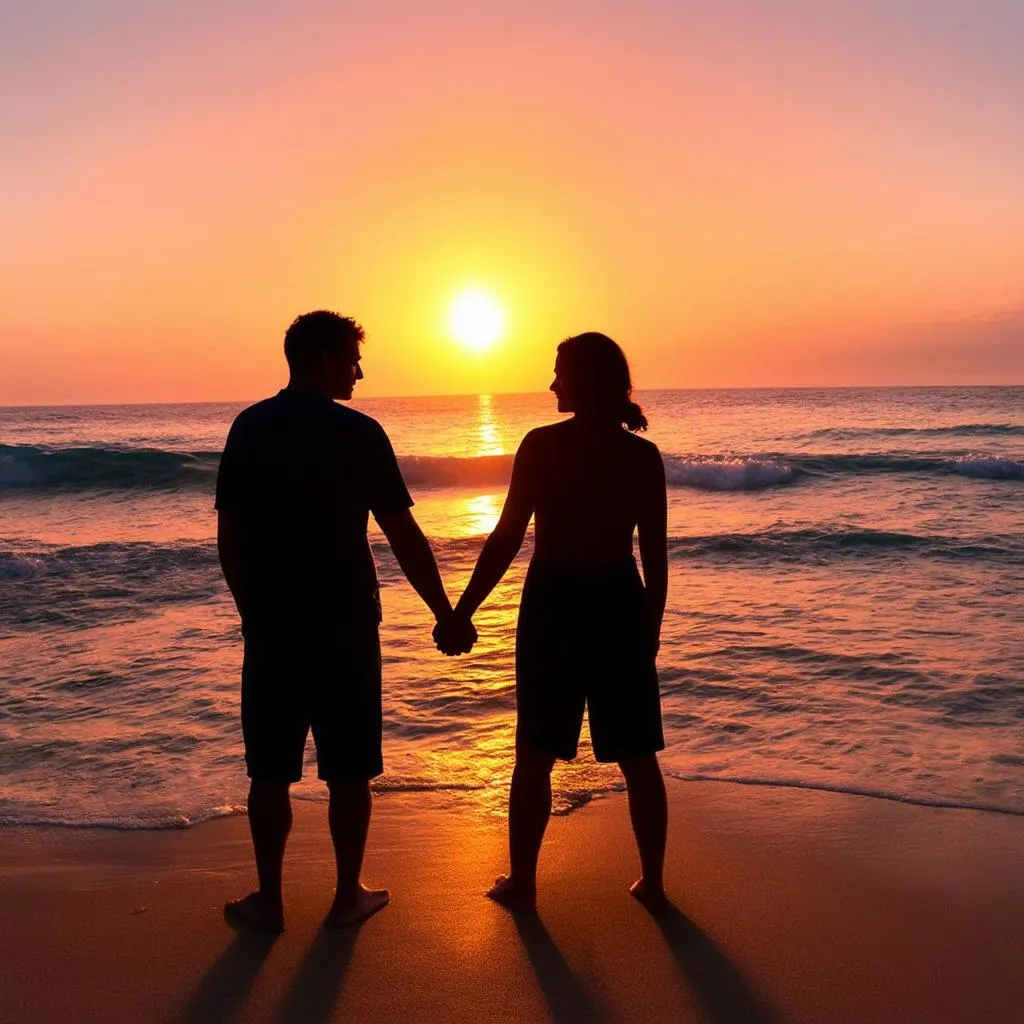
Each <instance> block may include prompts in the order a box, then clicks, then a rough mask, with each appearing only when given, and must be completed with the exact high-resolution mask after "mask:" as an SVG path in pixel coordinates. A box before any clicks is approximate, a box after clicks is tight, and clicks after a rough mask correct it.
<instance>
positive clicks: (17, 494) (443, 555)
mask: <svg viewBox="0 0 1024 1024" xmlns="http://www.w3.org/2000/svg"><path fill="white" fill-rule="evenodd" d="M639 397H640V400H641V402H642V404H643V405H644V407H645V410H646V411H647V413H648V415H649V418H650V420H651V431H650V434H649V436H650V437H651V438H652V439H653V440H654V441H656V442H657V443H658V444H659V446H660V447H661V449H662V452H663V454H664V456H665V461H666V468H667V473H668V479H669V484H670V488H669V503H670V516H669V519H670V524H669V533H670V541H669V550H670V566H671V584H670V597H669V609H668V612H667V615H666V622H665V635H664V641H663V646H662V652H661V657H660V663H659V664H660V670H661V680H662V692H663V698H664V699H663V706H664V713H665V724H666V739H667V741H668V749H667V750H666V752H665V754H664V756H663V763H664V764H665V766H666V768H667V769H668V771H669V772H671V773H672V774H674V775H679V776H683V777H706V778H722V779H742V780H745V781H763V782H783V783H789V784H793V785H800V786H809V787H816V788H835V789H841V790H852V791H857V792H867V793H874V794H877V795H880V796H886V797H891V798H894V799H901V800H914V801H920V802H925V803H936V804H950V805H963V806H972V807H988V808H995V809H1001V810H1006V811H1011V812H1015V813H1024V730H1022V724H1024V658H1022V656H1021V641H1022V639H1024V600H1022V598H1024V583H1022V582H1021V581H1022V580H1024V389H1021V388H965V389H938V388H928V389H854V390H821V391H815V390H790V391H770V390H765V391H685V392H651V393H648V394H645V395H641V396H639ZM355 405H356V406H357V407H358V408H361V409H363V410H364V411H366V412H367V413H369V414H370V415H372V416H374V417H376V418H377V419H379V420H380V421H381V423H382V424H384V426H385V427H386V428H387V430H388V431H389V433H390V434H391V437H392V439H393V442H394V444H395V448H396V450H397V451H398V453H399V456H400V459H401V461H402V465H403V469H404V471H405V474H406V477H407V479H408V481H409V485H410V489H411V490H412V492H413V496H414V497H415V498H416V500H417V508H416V513H417V516H418V517H419V519H420V521H421V523H422V524H423V526H424V528H425V530H426V532H427V533H428V535H429V536H430V537H431V539H432V542H433V544H434V547H435V551H436V552H437V555H438V559H439V562H440V564H441V567H442V573H443V575H444V577H445V579H446V581H447V582H448V585H449V589H450V591H451V592H452V594H453V596H455V595H456V594H457V593H458V592H459V590H460V589H461V586H462V585H464V583H465V581H466V579H467V578H468V575H469V573H470V571H471V569H472V565H473V562H474V560H475V557H476V555H477V553H478V551H479V548H480V545H481V543H482V539H483V536H484V535H485V534H486V533H487V532H488V531H489V530H490V529H491V527H492V526H493V524H494V522H495V521H496V519H497V516H498V513H499V512H500V507H501V501H502V497H503V492H504V487H505V484H506V482H507V477H508V472H509V469H510V465H511V455H512V453H513V452H514V451H515V447H516V444H517V443H518V441H519V439H520V437H521V436H522V434H523V433H525V431H526V430H528V429H529V428H530V427H532V426H536V425H538V424H540V423H544V422H550V421H551V420H552V419H554V418H556V414H554V412H553V408H552V399H551V397H550V396H549V395H519V396H509V395H498V396H493V397H490V396H471V397H464V398H436V399H379V400H372V401H371V400H367V401H362V402H356V403H355ZM239 408H240V406H238V405H179V406H120V407H104V408H97V407H92V408H83V409H73V408H54V409H6V410H0V514H2V522H3V528H2V530H3V533H2V540H0V665H2V669H0V671H2V687H0V821H3V822H50V823H66V824H107V825H110V826H113V827H136V826H160V825H162V826H173V825H176V824H187V823H189V822H195V821H200V820H204V819H206V818H209V817H211V816H215V815H218V814H223V813H230V812H231V811H232V810H233V809H236V808H237V807H238V805H239V804H240V803H241V801H242V799H243V796H244V792H245V788H246V783H245V779H244V770H243V767H242V763H241V757H240V754H241V736H240V729H239V725H238V714H237V690H238V681H237V680H238V670H239V664H240V659H241V648H240V643H239V636H238V629H237V622H236V620H235V617H234V614H233V608H232V605H231V602H230V599H229V598H228V596H227V594H226V591H225V590H224V587H223V583H222V581H221V579H220V575H219V570H218V568H217V560H216V552H215V550H214V546H213V535H214V516H213V511H212V489H213V482H214V478H215V474H216V465H217V452H218V449H219V447H220V445H221V444H222V443H223V438H224V435H225V433H226V430H227V426H228V425H229V423H230V421H231V418H232V417H233V415H234V414H235V413H236V412H237V411H238V409H239ZM374 539H375V550H376V551H377V556H378V561H379V563H380V569H381V576H382V581H383V583H384V604H385V622H384V626H383V642H384V649H385V689H386V721H385V762H386V766H387V770H386V773H385V775H384V776H383V777H382V778H381V779H380V780H379V785H380V788H382V789H427V790H436V791H438V792H440V793H447V794H449V795H450V797H451V799H455V800H470V801H473V802H475V803H476V804H478V805H479V806H480V808H481V810H483V811H485V812H488V813H490V812H495V813H496V812H499V811H500V810H501V809H502V807H503V804H504V799H505V790H506V787H507V784H508V778H509V775H510V771H511V749H512V734H513V726H514V680H513V674H512V642H513V634H514V626H515V612H516V607H517V603H518V596H519V591H520V588H521V583H522V576H523V572H524V569H525V564H526V559H527V557H528V549H529V540H528V542H527V546H526V548H525V549H524V552H523V554H522V555H521V556H520V558H519V559H518V560H517V562H516V563H515V564H514V565H513V568H512V570H511V571H510V573H509V575H508V577H507V578H506V580H505V581H504V582H503V583H502V584H501V586H500V587H499V588H498V590H497V591H496V592H495V594H494V595H493V596H492V598H491V599H490V600H489V601H488V603H487V604H486V605H485V606H484V608H483V609H482V610H481V611H480V613H479V614H478V617H477V622H478V627H479V629H480V634H481V642H480V644H479V646H478V648H477V649H476V650H475V651H474V653H473V654H472V655H471V656H469V657H466V658H461V659H444V658H442V657H441V656H440V655H439V654H437V653H436V652H435V651H434V650H433V648H432V646H431V644H430V641H429V627H430V622H429V616H428V614H427V612H426V610H425V609H424V608H423V607H422V606H421V605H420V604H419V601H418V599H417V598H416V596H415V594H414V593H413V592H412V590H411V588H410V587H409V586H408V584H407V583H405V581H404V580H403V579H402V578H401V576H400V574H399V573H398V572H397V569H396V567H395V565H394V562H393V559H392V558H391V555H390V552H389V551H388V549H387V546H386V544H385V543H383V542H382V539H381V538H380V536H379V535H375V538H374ZM308 753H309V754H311V753H312V751H311V748H310V750H309V751H308ZM618 783H619V780H618V776H617V773H616V772H615V770H614V769H609V768H606V767H603V766H599V765H596V764H594V762H593V760H592V758H591V757H590V755H589V750H584V752H583V753H581V756H580V758H579V759H578V760H577V761H576V762H575V763H573V764H571V765H565V766H559V768H558V769H557V770H556V776H555V791H556V799H557V803H558V806H559V808H560V809H563V810H565V809H569V808H571V807H573V806H578V805H579V804H580V803H582V802H585V801H586V800H587V799H589V798H590V796H592V795H593V794H594V793H595V792H598V791H601V790H604V789H607V788H609V787H612V786H616V785H618ZM299 793H300V795H305V796H310V797H317V796H319V795H320V793H321V788H320V786H319V784H318V783H317V782H316V781H315V771H314V770H312V767H311V768H310V770H309V771H308V772H307V779H306V780H305V781H304V782H303V783H302V784H301V785H300V787H299Z"/></svg>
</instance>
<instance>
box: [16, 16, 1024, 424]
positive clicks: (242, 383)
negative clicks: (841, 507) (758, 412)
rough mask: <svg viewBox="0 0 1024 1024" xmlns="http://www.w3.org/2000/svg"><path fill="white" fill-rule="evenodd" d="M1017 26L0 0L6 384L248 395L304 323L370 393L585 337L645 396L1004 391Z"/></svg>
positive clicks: (516, 372)
mask: <svg viewBox="0 0 1024 1024" xmlns="http://www.w3.org/2000/svg"><path fill="white" fill-rule="evenodd" d="M24 6H25V7H26V8H27V7H28V5H24ZM83 6H88V7H89V10H88V11H83V10H82V9H81V8H82V7H83ZM359 7H361V8H362V9H361V10H357V11H356V12H353V11H352V8H359ZM167 8H171V9H167ZM549 8H555V11H554V12H552V10H550V9H549ZM749 8H756V10H755V11H753V12H751V11H750V10H749ZM822 8H827V10H822ZM1021 38H1024V7H1020V6H1017V5H1015V4H1011V3H1007V2H1005V0H971V2H970V3H968V2H966V0H964V2H958V3H954V2H951V0H933V2H930V3H923V2H922V3H911V2H910V0H884V2H883V0H861V2H859V3H853V2H849V3H848V2H846V0H835V2H832V3H829V4H827V5H825V4H821V3H820V2H817V0H814V2H812V0H764V2H763V3H761V4H758V5H754V4H750V3H748V2H744V3H741V2H739V0H721V2H719V3H716V4H713V5H712V4H706V3H697V2H695V0H694V2H687V0H677V2H673V3H668V2H659V3H653V2H636V3H631V4H628V5H627V4H619V3H612V2H597V0H591V2H585V3H584V2H564V3H559V4H554V5H552V4H549V3H539V2H538V3H534V2H527V0H520V2H519V3H517V4H514V5H513V4H496V3H485V2H477V3H470V2H468V0H467V2H460V3H455V2H448V3H422V2H421V3H393V2H388V0H381V2H378V3H375V4H373V5H349V4H338V3H326V2H308V0H305V2H297V3H293V4H289V5H285V4H283V3H280V4H270V3H261V2H252V3H249V4H246V5H242V4H240V3H237V2H226V0H207V2H205V3H202V4H200V3H198V2H184V3H181V4H176V5H162V6H160V7H157V6H156V5H150V4H146V3H143V4H139V3H137V2H128V0H103V2H100V0H97V3H95V4H93V5H80V4H73V3H72V2H71V0H64V2H60V0H41V2H40V3H39V4H38V5H35V6H33V8H32V9H31V10H25V11H20V12H18V13H11V12H10V11H5V12H4V13H2V14H0V40H2V42H0V69H2V70H0V96H2V98H3V108H2V109H3V110H4V117H3V120H2V121H0V148H2V151H3V152H4V153H5V154H6V156H5V159H4V160H3V161H2V162H0V225H2V230H0V404H21V403H48V402H100V401H111V402H116V401H123V402H130V401H160V400H168V401H171V400H215V399H246V398H255V397H259V396H260V395H263V394H265V393H267V392H269V391H272V390H274V389H275V388H276V387H278V386H280V384H281V383H282V376H283V373H284V365H283V360H282V357H281V354H280V346H281V338H282V335H283V332H284V329H285V327H286V326H287V324H288V322H289V321H290V320H291V318H292V317H293V316H294V315H295V314H296V313H298V312H301V311H303V310H306V309H310V308H317V307H327V308H333V309H337V310H339V311H341V312H343V313H346V314H350V315H354V316H356V317H357V318H358V319H359V320H361V321H362V323H363V324H364V326H365V327H366V329H367V333H368V344H367V347H366V350H365V356H364V359H365V367H366V373H367V378H366V381H365V383H364V385H362V386H361V392H360V393H361V394H363V395H366V396H369V395H389V394H438V393H445V392H460V393H464V392H474V391H535V390H542V389H543V388H544V387H546V386H547V383H548V380H549V372H550V368H551V363H552V358H553V350H554V345H555V344H556V342H557V341H558V340H559V339H560V338H561V337H564V336H565V335H567V334H569V333H575V332H578V331H581V330H588V329H597V330H603V331H606V332H607V333H610V334H611V335H612V336H613V337H615V338H617V339H618V340H619V341H621V342H622V344H623V346H624V347H625V348H626V351H627V353H628V354H629V355H630V358H631V360H632V362H633V365H634V371H635V376H636V379H637V383H638V385H639V386H640V387H693V386H732V385H736V386H754V385H764V386H768V385H782V384H794V385H803V384H871V383H877V384H886V383H1014V382H1016V383H1022V382H1024V105H1022V104H1021V103H1020V96H1021V95H1024V69H1022V65H1021V62H1020V61H1019V59H1018V57H1019V54H1018V53H1017V47H1016V42H1015V41H1019V40H1020V39H1021ZM467 286H476V287H480V288H483V289H485V290H488V291H490V292H491V293H492V294H493V296H494V297H495V299H496V300H497V301H498V302H500V303H501V304H502V305H503V306H504V308H505V310H506V316H507V320H508V330H507V333H506V335H505V337H504V338H503V339H502V341H501V342H500V343H499V344H498V345H497V346H495V347H494V348H493V349H492V350H491V351H489V352H487V353H485V354H482V355H471V354H468V353H466V352H464V351H463V350H461V349H460V348H459V347H458V346H457V343H456V342H455V341H454V340H453V339H452V338H451V337H450V336H449V332H448V331H447V328H446V323H445V317H446V311H447V308H448V306H449V304H450V302H451V300H452V299H453V297H454V296H455V295H456V294H457V293H458V292H459V291H460V290H461V289H463V288H465V287H467Z"/></svg>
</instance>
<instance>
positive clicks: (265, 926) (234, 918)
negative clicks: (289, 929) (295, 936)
mask: <svg viewBox="0 0 1024 1024" xmlns="http://www.w3.org/2000/svg"><path fill="white" fill-rule="evenodd" d="M224 920H225V921H227V923H228V924H229V925H231V927H232V928H253V929H255V930H256V931H261V932H272V933H273V934H274V935H278V934H280V933H281V932H283V931H284V910H283V909H282V907H281V905H280V903H276V902H275V901H273V900H271V899H269V898H268V897H266V896H264V895H263V893H261V892H251V893H249V895H248V896H245V897H243V898H242V899H240V900H231V901H230V902H229V903H225V904H224Z"/></svg>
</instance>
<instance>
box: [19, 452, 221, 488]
mask: <svg viewBox="0 0 1024 1024" xmlns="http://www.w3.org/2000/svg"><path fill="white" fill-rule="evenodd" d="M219 463H220V454H219V453H218V452H179V451H167V450H165V449H162V448H118V447H109V448H105V447H104V448H54V447H49V446H47V445H7V444H5V445H0V489H9V488H47V489H59V490H105V489H111V490H114V489H116V490H121V489H125V488H134V487H141V488H153V489H167V488H172V489H193V488H194V489H200V490H206V489H212V487H213V480H214V475H215V473H216V470H217V466H218V465H219Z"/></svg>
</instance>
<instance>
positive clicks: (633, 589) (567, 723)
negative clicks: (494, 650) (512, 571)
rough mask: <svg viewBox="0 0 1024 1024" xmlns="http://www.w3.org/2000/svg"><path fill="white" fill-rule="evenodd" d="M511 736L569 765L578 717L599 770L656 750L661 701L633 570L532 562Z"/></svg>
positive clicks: (661, 742) (628, 565) (630, 566)
mask: <svg viewBox="0 0 1024 1024" xmlns="http://www.w3.org/2000/svg"><path fill="white" fill-rule="evenodd" d="M516 707H517V712H518V719H517V728H516V735H517V738H519V739H522V740H525V741H526V742H527V743H529V745H530V746H532V747H534V748H535V749H537V750H539V751H541V752H542V753H546V754H548V755H550V756H551V757H557V758H561V759H563V760H569V759H571V758H573V757H575V756H576V748H577V745H578V743H579V737H580V729H581V728H582V725H583V710H584V707H586V708H587V714H588V719H589V722H590V738H591V742H592V744H593V747H594V756H595V758H596V759H597V760H598V761H605V762H607V761H621V760H623V759H625V758H630V757H640V756H644V755H648V754H653V753H655V752H656V751H658V750H662V749H664V746H665V739H664V736H663V734H662V727H661V699H660V695H659V691H658V671H657V667H656V665H655V651H654V643H653V637H652V635H651V630H650V625H649V621H648V617H647V610H646V605H645V600H644V587H643V582H642V581H641V579H640V574H639V572H638V571H637V567H636V562H635V561H633V559H629V560H628V561H627V562H624V563H621V564H616V565H613V566H606V567H601V568H596V569H576V568H572V569H568V568H565V567H560V566H559V567H556V566H552V565H548V564H543V563H542V564H538V563H536V562H534V563H533V564H531V566H530V569H529V571H528V573H527V576H526V584H525V586H524V587H523V600H522V604H521V606H520V610H519V625H518V628H517V630H516Z"/></svg>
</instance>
